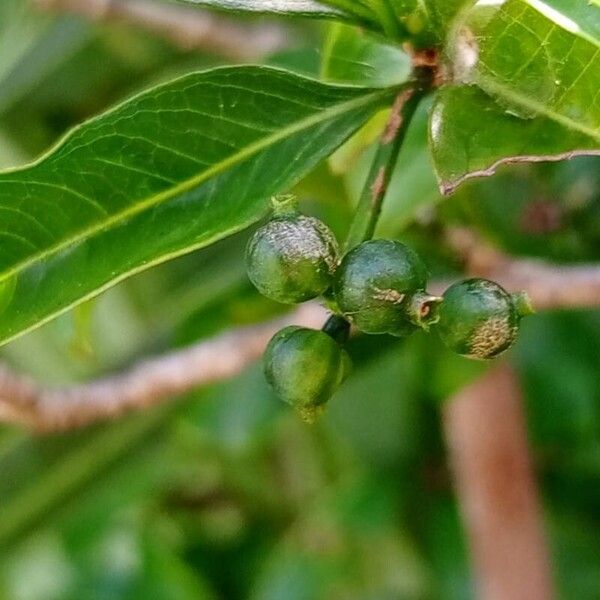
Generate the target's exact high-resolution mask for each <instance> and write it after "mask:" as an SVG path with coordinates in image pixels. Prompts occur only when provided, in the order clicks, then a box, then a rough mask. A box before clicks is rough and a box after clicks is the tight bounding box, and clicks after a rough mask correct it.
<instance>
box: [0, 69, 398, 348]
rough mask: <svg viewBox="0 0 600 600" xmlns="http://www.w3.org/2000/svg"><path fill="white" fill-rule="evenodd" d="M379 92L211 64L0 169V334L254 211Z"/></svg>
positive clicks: (364, 112)
mask: <svg viewBox="0 0 600 600" xmlns="http://www.w3.org/2000/svg"><path fill="white" fill-rule="evenodd" d="M391 93H393V92H389V91H385V90H370V89H365V88H357V87H342V86H331V85H326V84H323V83H319V82H316V81H313V80H310V79H306V78H303V77H300V76H297V75H293V74H291V73H288V72H286V71H281V70H277V69H271V68H261V67H245V68H244V67H242V68H222V69H215V70H213V71H207V72H204V73H197V74H192V75H189V76H186V77H183V78H181V79H178V80H176V81H174V82H172V83H169V84H166V85H164V86H160V87H157V88H155V89H152V90H150V91H148V92H145V93H143V94H141V95H139V96H137V97H135V98H133V99H132V100H130V101H128V102H126V103H124V104H122V105H120V106H118V107H117V108H115V109H113V110H112V111H109V112H108V113H106V114H104V115H103V116H100V117H99V118H96V119H94V120H92V121H89V122H88V123H86V124H84V125H83V126H81V127H79V128H77V129H75V130H74V131H73V132H72V133H71V134H70V135H68V136H67V137H66V138H65V139H64V140H63V141H62V142H61V143H60V144H59V145H58V146H57V147H56V148H54V149H53V150H52V151H51V152H50V153H49V154H47V155H46V156H44V157H43V158H41V159H40V160H39V161H38V162H36V163H34V164H32V165H30V166H28V167H25V168H23V169H18V170H14V171H9V172H4V173H0V214H1V215H2V220H1V221H0V341H7V340H8V339H11V338H13V337H15V336H16V335H18V334H20V333H22V332H24V331H26V330H28V329H31V328H33V327H35V326H37V325H39V324H40V323H42V322H44V321H46V320H48V319H50V318H51V317H52V316H54V315H56V314H58V313H60V312H62V311H64V310H66V309H67V308H69V307H71V306H73V305H75V304H77V303H79V302H80V301H82V300H84V299H86V298H89V297H91V296H93V295H95V294H97V293H98V292H99V291H101V290H103V289H105V288H107V287H109V286H110V285H112V284H114V283H115V282H117V281H119V280H122V279H124V278H125V277H127V276H128V275H130V274H132V273H135V272H138V271H140V270H143V269H145V268H147V267H149V266H151V265H153V264H156V263H159V262H162V261H165V260H167V259H169V258H172V257H174V256H177V255H180V254H183V253H185V252H189V251H191V250H193V249H196V248H200V247H202V246H206V245H208V244H210V243H212V242H214V241H216V240H217V239H220V238H223V237H225V236H227V235H230V234H231V233H234V232H235V231H239V230H240V229H243V228H244V227H247V226H248V225H249V224H251V223H253V222H255V221H257V220H258V219H260V218H261V217H262V216H263V215H264V214H265V211H266V209H267V206H268V199H269V197H270V196H271V195H273V194H276V193H278V192H280V191H282V190H285V189H287V188H288V187H289V186H291V185H292V184H293V183H294V182H296V181H297V180H298V179H299V178H300V177H301V176H302V175H304V174H305V173H307V172H308V171H309V170H310V169H311V168H312V167H314V166H315V165H316V164H317V163H318V162H319V161H320V160H321V159H323V158H324V157H326V156H327V155H328V154H330V153H331V152H332V151H333V150H334V149H335V148H336V147H337V146H339V145H340V144H341V143H342V142H343V141H344V140H345V139H346V138H347V137H348V136H349V135H350V134H351V133H353V132H354V131H355V130H356V129H357V128H358V127H359V126H360V125H362V124H363V123H364V122H365V121H366V120H367V119H368V118H369V116H370V115H371V114H372V113H373V112H374V111H375V110H376V109H377V108H379V107H380V106H381V105H382V103H384V102H385V101H386V100H387V99H388V96H390V94H391Z"/></svg>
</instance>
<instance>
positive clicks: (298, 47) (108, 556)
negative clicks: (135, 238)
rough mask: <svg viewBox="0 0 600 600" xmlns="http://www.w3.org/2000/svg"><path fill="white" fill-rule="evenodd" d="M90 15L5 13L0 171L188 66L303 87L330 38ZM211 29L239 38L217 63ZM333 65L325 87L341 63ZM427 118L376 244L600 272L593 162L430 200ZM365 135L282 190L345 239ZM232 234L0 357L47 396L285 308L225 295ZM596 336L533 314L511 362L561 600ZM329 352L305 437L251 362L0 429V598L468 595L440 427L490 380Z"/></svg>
mask: <svg viewBox="0 0 600 600" xmlns="http://www.w3.org/2000/svg"><path fill="white" fill-rule="evenodd" d="M102 4H104V5H105V7H106V6H108V4H107V3H106V2H104V3H102V2H87V3H86V2H77V1H73V0H71V1H66V2H65V1H62V2H61V1H59V2H52V1H49V0H45V1H38V2H33V0H31V1H24V0H2V2H1V3H0V167H2V168H4V167H12V166H17V165H20V164H24V163H26V162H27V161H30V160H32V159H33V158H35V157H36V156H37V155H39V154H40V153H41V152H43V151H44V150H45V149H47V148H48V146H50V145H51V144H52V143H54V142H55V141H56V140H57V138H59V137H60V136H61V135H62V134H63V133H64V132H65V131H66V130H67V129H68V128H70V127H71V126H73V125H74V124H77V123H79V122H81V121H82V120H84V119H86V118H88V117H89V116H92V115H94V114H96V113H98V112H100V111H103V110H104V109H106V108H107V107H109V106H111V105H113V104H114V103H115V102H117V101H119V100H122V99H124V98H126V97H128V96H130V95H131V94H133V93H136V92H137V91H139V90H141V89H144V88H146V87H148V86H151V85H153V84H156V83H158V82H161V81H164V80H167V79H170V78H172V77H174V76H176V75H178V74H183V73H186V72H189V71H192V70H199V69H204V68H208V67H211V66H214V65H219V64H224V63H231V62H239V61H245V62H260V63H264V64H273V65H279V66H283V67H287V68H291V69H294V70H297V71H301V72H304V73H309V74H312V75H315V76H319V74H320V69H321V67H320V63H321V57H322V53H323V50H322V48H323V47H324V44H325V47H327V39H328V36H329V35H330V31H329V28H330V26H328V25H323V24H315V23H304V22H302V21H293V22H291V21H277V22H273V21H266V20H257V19H253V20H251V21H250V20H248V21H247V20H244V19H237V20H233V19H231V18H230V17H224V16H218V17H216V21H215V20H214V19H215V17H212V16H211V17H206V15H205V13H203V12H201V11H195V12H194V13H193V16H192V13H189V12H187V11H186V12H185V13H183V12H179V11H182V10H184V9H182V8H181V7H176V6H168V7H167V9H166V10H167V11H168V13H160V14H159V15H158V17H157V18H154V17H156V14H157V13H156V12H152V10H151V11H150V13H148V12H146V13H143V14H145V17H143V18H140V17H139V14H138V15H137V16H136V15H135V14H134V15H133V16H132V15H131V14H130V13H129V12H128V11H125V12H124V13H123V12H119V11H118V10H115V9H114V7H113V11H112V12H110V13H103V12H102V11H101V10H100V9H99V8H101V5H102ZM117 4H118V2H114V3H113V5H115V6H116V5H117ZM132 4H135V3H132ZM137 4H138V5H139V6H142V4H143V2H138V3H137ZM146 4H147V3H146ZM85 5H87V9H86V8H85ZM81 6H84V9H83V11H82V9H81ZM90 6H91V7H92V9H93V8H94V6H95V7H96V9H97V10H91V9H90ZM164 7H165V4H163V8H162V9H161V10H163V9H164ZM146 8H147V7H146ZM77 12H83V14H76V13H77ZM134 12H135V11H134ZM148 14H150V15H151V17H152V18H151V17H148ZM152 15H154V16H152ZM167 17H168V18H174V19H176V21H175V22H177V23H181V22H182V21H183V22H185V23H187V24H188V29H189V30H186V31H187V33H186V32H184V33H181V31H180V32H179V33H176V34H174V33H173V31H174V29H175V30H177V28H176V27H175V28H174V27H173V26H169V27H165V26H164V23H165V19H167ZM203 19H210V23H212V25H211V26H212V27H213V32H212V37H211V36H208V39H207V38H206V36H205V37H204V38H203V39H202V40H200V41H199V40H198V36H197V35H195V34H194V31H196V30H195V29H194V27H193V23H201V22H202V23H204V24H206V21H202V20H203ZM168 22H169V23H172V22H171V21H168ZM160 23H162V25H160ZM228 28H233V29H228ZM223 31H225V36H224V38H223ZM232 31H233V32H234V33H235V35H236V36H241V38H239V39H240V40H241V41H240V42H239V43H236V44H234V45H233V46H232V44H231V43H230V40H231V32H232ZM351 35H354V34H351ZM224 39H225V41H223V40H224ZM236 39H238V38H236ZM227 40H229V42H228V41H227ZM242 42H243V43H242ZM389 52H390V60H389V61H388V62H386V64H385V65H379V66H378V65H377V64H374V65H373V71H372V74H373V73H374V74H375V75H376V77H381V78H383V79H385V78H386V77H387V76H389V73H387V72H386V65H387V67H389V65H393V66H394V73H393V76H394V77H401V76H402V72H403V71H402V70H403V69H407V68H408V66H407V65H406V64H404V66H403V61H404V58H403V57H402V55H401V54H400V53H399V52H398V51H396V50H394V49H389ZM378 56H381V53H379V54H378ZM365 62H367V63H368V57H365ZM330 64H335V56H334V57H333V62H332V63H330ZM377 69H379V70H377ZM334 71H336V78H338V79H344V69H343V68H342V69H337V70H335V69H334ZM324 75H325V76H328V77H329V78H332V77H333V75H332V74H331V73H324ZM351 75H352V74H348V77H351ZM426 117H427V106H424V107H422V110H421V111H420V113H419V114H418V115H417V118H416V120H415V122H414V123H413V125H412V126H411V130H410V132H409V138H408V140H407V144H406V147H405V148H404V150H403V157H402V158H401V161H400V165H399V168H398V172H397V173H396V176H395V177H394V181H393V184H392V188H391V191H390V194H389V201H388V203H387V205H386V208H385V211H384V216H383V218H382V221H381V226H380V229H379V232H378V233H379V235H381V236H390V237H394V238H396V239H401V240H403V241H406V242H408V243H409V244H411V245H412V246H413V247H415V248H416V249H417V250H420V251H421V253H422V256H423V257H424V258H425V259H426V261H427V262H428V265H429V268H430V271H431V273H432V275H433V276H440V277H448V276H451V275H452V274H453V273H456V272H457V269H458V268H459V265H458V264H456V261H455V259H454V257H453V256H452V254H451V252H450V251H448V250H447V249H446V248H445V247H444V246H443V245H442V244H441V242H440V241H439V240H440V236H439V231H440V227H441V225H442V224H444V225H447V224H456V225H466V226H469V227H471V228H473V229H475V230H476V231H477V232H479V233H480V234H481V235H483V236H485V237H486V238H487V239H488V240H489V241H490V242H492V243H493V244H495V245H496V246H497V247H499V248H501V249H503V250H504V251H506V252H507V253H510V254H513V255H519V256H520V255H524V256H535V257H542V258H545V259H548V260H552V261H557V262H564V263H568V262H580V261H598V260H599V259H600V169H599V168H598V167H599V162H598V159H585V158H582V159H577V160H573V161H570V162H566V163H562V164H559V163H555V164H543V165H534V166H532V165H529V166H519V167H511V168H505V169H502V170H501V171H500V173H499V174H498V175H497V176H496V177H494V178H492V179H485V180H478V181H475V182H472V183H469V184H467V185H465V186H464V187H462V188H460V190H459V191H458V192H457V193H456V194H455V195H453V196H452V197H451V198H448V199H445V200H443V202H442V199H441V197H440V196H439V194H438V192H437V187H436V183H435V179H434V175H433V172H432V169H431V166H430V163H429V158H428V155H427V147H426ZM381 122H382V119H381V118H380V117H376V118H375V119H374V120H373V122H372V123H371V124H369V126H367V127H366V128H365V130H364V131H363V132H361V133H360V134H359V135H358V136H357V137H355V138H354V139H353V140H352V141H351V142H349V143H348V144H347V145H346V146H345V147H344V148H342V149H341V150H340V151H338V152H337V153H336V155H335V156H334V157H333V158H332V159H331V160H329V161H328V162H327V163H325V164H323V165H321V166H320V167H319V168H318V169H317V170H316V171H315V172H314V173H312V174H311V175H310V176H309V177H307V178H306V180H304V181H303V182H301V184H299V186H298V188H297V190H295V191H296V193H297V194H298V195H299V197H300V199H301V201H302V204H303V207H304V208H305V210H306V211H309V212H311V213H312V214H315V215H319V216H321V217H322V218H323V219H324V220H325V221H326V222H327V223H328V224H329V225H330V226H331V227H332V228H333V229H334V230H335V232H336V234H338V235H339V236H340V237H342V236H343V234H344V232H345V230H346V228H347V227H348V224H349V219H350V216H351V213H352V207H353V205H354V203H355V202H356V199H357V195H358V192H359V190H360V187H361V183H362V181H363V180H364V178H365V176H366V168H367V165H368V161H369V150H368V148H367V150H366V151H365V152H363V149H364V148H365V147H367V146H368V144H369V142H370V141H371V140H372V139H373V137H374V135H375V134H376V133H377V131H378V130H379V128H380V126H381ZM247 235H248V232H246V233H243V234H241V235H238V236H234V237H232V238H229V239H227V240H225V241H223V242H220V243H218V244H216V245H214V246H212V247H210V248H208V249H206V250H202V251H200V252H197V253H195V254H192V255H189V256H187V257H184V258H182V259H179V260H176V261H173V262H170V263H168V264H165V265H163V266H160V267H158V268H155V269H153V270H151V271H149V272H146V273H143V274H141V275H138V276H136V277H134V278H132V279H130V280H128V281H127V282H125V283H124V284H121V285H119V286H118V287H116V288H113V289H112V290H110V291H109V292H107V293H105V294H104V295H103V296H101V297H100V298H99V299H97V300H94V301H92V302H89V303H87V304H85V305H83V306H81V307H79V308H77V309H76V310H74V311H72V312H71V313H69V314H67V315H64V316H62V317H60V318H59V319H57V320H55V321H53V322H52V323H50V324H48V325H46V326H45V327H43V328H42V329H39V330H37V331H35V332H33V333H30V334H28V335H26V336H25V337H23V338H21V339H19V340H17V341H15V342H12V343H10V344H9V345H7V346H5V347H3V348H2V349H0V357H1V359H2V360H3V361H4V362H5V363H7V364H9V365H11V366H12V367H13V368H15V369H17V370H19V371H21V372H24V373H27V374H30V375H32V376H34V377H35V378H37V379H38V380H40V381H42V382H45V383H47V384H49V385H55V384H62V383H67V382H73V381H85V380H88V379H90V378H93V377H97V376H100V375H103V374H108V373H111V372H114V371H118V370H120V369H123V368H125V367H126V366H128V365H131V364H133V363H134V362H135V361H136V360H138V359H139V358H140V357H144V356H148V355H151V354H154V353H158V352H164V351H167V350H168V349H170V348H176V347H181V346H186V345H188V344H191V343H194V342H196V341H199V340H201V339H202V338H206V337H209V336H212V335H214V334H216V333H218V332H221V331H226V330H228V329H230V328H232V327H236V326H240V325H245V324H249V323H254V322H259V321H262V320H265V319H269V318H271V317H273V316H275V315H277V314H279V313H281V311H282V308H281V307H280V306H278V305H276V304H274V303H271V302H269V301H268V300H266V299H264V298H262V297H261V296H259V295H258V293H257V292H255V291H254V290H253V288H252V287H251V286H250V284H249V282H248V281H247V279H246V276H245V272H244V264H243V249H244V244H245V240H246V238H247ZM599 339H600V312H593V311H587V312H575V311H573V312H560V313H558V312H555V313H543V314H538V315H536V316H534V317H531V318H528V319H527V320H526V321H525V322H524V323H523V328H522V334H521V336H520V339H519V342H518V343H517V345H516V346H515V348H514V349H513V350H512V351H511V353H510V356H509V360H510V361H511V363H512V364H513V365H514V366H515V368H516V370H517V372H518V373H519V376H520V379H521V383H522V386H523V390H524V395H525V408H526V415H527V426H528V431H529V436H530V443H531V447H532V455H533V461H534V465H535V470H536V476H537V479H538V481H539V484H540V487H541V495H542V503H543V511H544V514H543V516H544V519H545V524H546V528H547V532H548V537H549V543H550V547H551V552H552V560H553V566H554V569H555V573H556V578H557V585H558V588H559V590H560V593H561V596H562V597H564V598H569V599H578V600H587V599H590V600H593V599H597V598H598V597H599V594H600V591H599V590H600V541H599V540H600V351H599V350H598V340H599ZM350 352H351V354H352V357H353V359H354V364H355V370H354V372H353V375H352V376H351V378H350V379H349V380H348V381H347V383H346V384H345V385H344V387H343V388H342V390H341V391H340V392H339V393H338V394H337V395H336V397H335V398H334V399H333V401H332V402H331V405H330V410H329V411H328V413H327V414H326V416H325V417H324V418H323V419H322V420H321V421H320V422H319V423H318V424H317V425H316V426H314V427H307V426H306V425H304V424H303V423H302V422H300V421H299V420H298V419H297V417H296V416H295V415H294V414H292V412H291V411H290V410H288V409H287V408H286V407H285V406H283V405H281V404H280V403H279V402H278V401H277V400H276V399H275V398H274V397H273V395H272V394H271V392H270V391H269V389H268V388H267V386H266V384H265V382H264V380H263V376H262V372H261V367H260V365H258V364H257V365H255V366H252V367H251V368H249V369H248V370H247V371H246V372H244V373H243V374H241V375H240V376H239V377H237V378H236V379H234V380H231V381H227V382H223V383H221V384H219V385H215V386H212V387H209V388H205V389H201V390H198V391H196V392H194V393H193V394H190V395H189V396H187V397H185V398H182V399H179V400H178V401H177V402H173V403H172V404H168V405H164V406H161V407H158V408H154V409H152V410H147V411H145V412H144V413H142V414H134V415H130V416H128V417H126V418H124V419H122V420H120V421H118V422H114V423H110V424H104V425H99V426H95V427H91V428H87V429H85V430H82V431H78V432H74V433H67V434H60V435H52V436H39V435H33V434H29V433H27V432H26V431H23V430H20V429H18V428H13V427H0V598H3V599H4V598H6V599H7V600H59V599H60V600H63V599H64V600H67V599H69V600H71V599H72V600H87V599H90V600H91V599H94V600H96V599H97V600H103V599H115V600H116V599H119V600H121V599H123V600H125V599H127V600H129V599H138V598H140V599H141V598H144V599H145V598H148V599H156V600H162V599H165V600H167V599H168V600H171V599H174V600H175V599H177V600H179V599H181V600H187V599H190V600H192V599H194V600H195V599H202V600H204V599H207V600H208V599H227V600H235V599H238V598H240V599H241V598H250V599H255V600H280V599H283V600H312V599H327V600H337V599H340V600H346V599H348V600H354V599H360V600H363V599H365V600H367V599H368V600H371V599H372V600H380V599H381V600H387V599H390V600H391V599H415V600H421V599H423V600H425V599H442V600H455V599H456V600H459V599H467V598H472V597H473V590H472V583H471V577H470V572H469V564H468V557H467V552H466V543H465V538H464V534H463V531H462V526H461V521H460V516H459V511H458V508H457V505H456V501H455V496H454V493H453V489H452V482H451V477H450V473H449V469H448V465H447V457H446V452H445V449H444V441H443V438H442V435H441V425H440V408H441V406H442V405H443V403H444V402H445V401H447V400H448V399H449V398H450V397H452V395H453V394H455V393H456V392H457V391H458V390H460V389H461V387H463V386H464V385H466V384H468V383H469V382H470V381H472V380H473V379H474V378H475V377H477V376H478V375H480V374H481V373H483V372H484V370H485V368H486V365H481V364H479V363H473V362H469V361H467V360H465V359H462V358H459V357H456V356H454V355H451V354H450V353H448V352H447V351H446V350H445V349H444V348H443V347H442V345H441V344H440V342H439V340H438V339H437V338H436V337H435V336H434V335H429V336H427V335H424V334H416V335H414V336H412V337H410V338H408V339H406V340H403V341H399V340H397V339H392V338H381V337H377V338H373V337H368V336H362V337H358V338H356V339H354V340H353V341H352V343H351V347H350Z"/></svg>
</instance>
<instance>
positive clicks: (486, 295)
mask: <svg viewBox="0 0 600 600" xmlns="http://www.w3.org/2000/svg"><path fill="white" fill-rule="evenodd" d="M531 312H532V309H531V306H530V304H529V301H528V298H527V296H526V295H525V294H512V295H511V294H509V293H508V292H507V291H506V290H504V288H502V287H501V286H499V285H498V284H497V283H494V282H493V281H488V280H487V279H467V280H465V281H459V282H458V283H455V284H454V285H452V286H450V287H449V288H448V289H447V290H446V292H445V293H444V301H443V302H442V304H441V306H440V308H439V311H438V314H439V322H438V330H439V333H440V337H441V338H442V341H443V342H444V344H446V346H448V348H450V349H451V350H454V352H457V353H458V354H462V355H463V356H466V357H468V358H475V359H480V360H487V359H490V358H494V357H495V356H498V355H499V354H501V353H502V352H504V351H505V350H508V348H510V346H512V345H513V343H514V342H515V340H516V338H517V333H518V330H519V322H520V320H521V317H522V316H524V315H526V314H530V313H531Z"/></svg>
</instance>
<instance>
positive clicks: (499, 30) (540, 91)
mask: <svg viewBox="0 0 600 600" xmlns="http://www.w3.org/2000/svg"><path fill="white" fill-rule="evenodd" d="M529 1H530V2H531V1H532V0H529ZM540 4H541V3H540ZM596 10H597V9H596V8H593V7H589V11H591V13H592V14H591V16H593V14H594V13H595V11H596ZM564 25H565V23H564V22H563V21H561V20H556V19H555V20H551V19H549V18H547V16H545V15H544V14H542V13H540V12H538V11H537V10H535V9H533V8H532V7H531V6H529V4H527V3H526V2H524V1H523V0H509V1H508V2H506V3H505V4H504V5H502V6H501V7H500V9H499V10H498V11H497V12H496V14H495V15H494V16H493V17H492V18H491V19H490V21H489V22H488V23H487V25H485V26H484V27H483V28H482V30H481V31H476V32H475V35H476V39H475V43H476V45H477V47H478V48H477V49H476V51H477V53H478V56H477V59H476V61H475V64H474V66H473V69H472V72H471V73H467V74H466V76H467V78H468V80H470V81H472V82H474V83H476V84H477V85H479V86H480V87H481V88H482V89H483V90H485V91H486V92H488V93H489V94H490V95H492V96H494V97H495V98H497V99H498V101H499V102H500V103H501V104H503V105H504V106H506V107H507V108H508V109H509V110H512V111H514V112H515V113H516V114H517V115H519V116H523V117H526V118H529V117H533V116H544V117H547V118H549V119H551V120H553V121H556V122H557V123H560V124H561V125H563V126H564V127H565V128H567V129H569V130H573V131H579V132H581V133H583V134H585V135H587V136H589V137H591V138H593V139H595V140H596V141H597V142H599V143H600V96H599V95H598V94H597V92H598V89H599V88H600V48H598V46H597V45H595V44H592V43H591V42H590V41H589V40H587V39H584V38H582V37H580V36H578V35H576V34H574V33H572V32H571V31H568V30H567V29H564Z"/></svg>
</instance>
